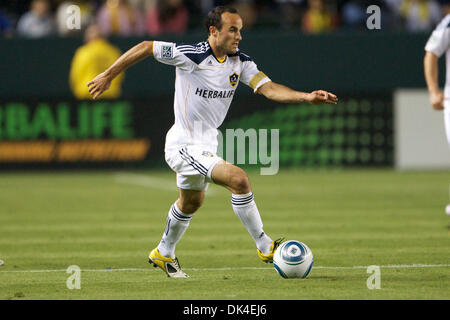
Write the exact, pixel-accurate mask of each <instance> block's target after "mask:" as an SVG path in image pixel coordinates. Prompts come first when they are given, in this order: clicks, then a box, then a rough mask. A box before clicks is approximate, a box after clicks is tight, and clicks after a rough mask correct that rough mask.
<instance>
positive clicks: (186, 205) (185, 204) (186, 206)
mask: <svg viewBox="0 0 450 320" xmlns="http://www.w3.org/2000/svg"><path fill="white" fill-rule="evenodd" d="M202 204H203V199H202V198H193V199H189V200H185V201H179V202H178V207H179V209H180V210H181V212H183V213H186V214H192V213H194V212H196V211H197V210H198V209H200V207H201V206H202Z"/></svg>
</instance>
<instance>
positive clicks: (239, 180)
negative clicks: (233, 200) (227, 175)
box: [231, 170, 250, 194]
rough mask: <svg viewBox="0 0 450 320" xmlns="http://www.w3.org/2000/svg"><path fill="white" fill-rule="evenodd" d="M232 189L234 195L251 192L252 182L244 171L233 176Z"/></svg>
mask: <svg viewBox="0 0 450 320" xmlns="http://www.w3.org/2000/svg"><path fill="white" fill-rule="evenodd" d="M231 187H232V188H233V193H237V194H242V193H249V192H250V180H249V179H248V176H247V174H246V173H245V172H244V171H243V170H240V171H239V172H237V173H235V174H233V176H232V178H231Z"/></svg>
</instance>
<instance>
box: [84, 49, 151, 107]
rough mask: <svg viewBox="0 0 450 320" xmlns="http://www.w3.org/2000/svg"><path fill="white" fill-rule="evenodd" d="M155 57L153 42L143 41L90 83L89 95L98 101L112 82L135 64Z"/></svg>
mask: <svg viewBox="0 0 450 320" xmlns="http://www.w3.org/2000/svg"><path fill="white" fill-rule="evenodd" d="M151 55H153V41H142V42H141V43H139V44H138V45H136V46H134V47H133V48H131V49H130V50H128V51H127V52H125V53H124V54H123V55H121V56H120V57H119V59H117V60H116V62H114V63H113V64H112V65H111V66H110V67H109V68H108V69H107V70H105V71H104V72H102V73H100V74H99V75H98V76H96V77H95V78H94V79H93V80H91V81H89V82H88V84H87V86H88V87H89V93H90V94H91V95H92V98H93V99H96V98H97V97H98V96H100V95H101V94H102V93H103V92H105V91H106V90H108V88H109V87H110V85H111V81H112V80H113V79H114V78H115V77H117V76H118V75H119V74H120V73H121V72H122V71H124V70H125V69H127V68H128V67H130V66H132V65H133V64H135V63H137V62H139V61H141V60H143V59H145V58H147V57H148V56H151Z"/></svg>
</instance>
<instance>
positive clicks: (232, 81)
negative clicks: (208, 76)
mask: <svg viewBox="0 0 450 320" xmlns="http://www.w3.org/2000/svg"><path fill="white" fill-rule="evenodd" d="M229 80H230V84H231V86H232V87H236V85H237V84H238V81H239V75H238V74H237V73H236V72H235V73H233V74H232V75H231V76H230V77H229Z"/></svg>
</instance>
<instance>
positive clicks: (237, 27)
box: [217, 12, 243, 54]
mask: <svg viewBox="0 0 450 320" xmlns="http://www.w3.org/2000/svg"><path fill="white" fill-rule="evenodd" d="M242 25H243V24H242V19H241V17H240V16H239V15H238V14H235V13H229V12H225V13H223V14H222V29H221V30H220V31H218V32H217V44H218V45H219V46H220V47H221V48H222V49H223V50H224V51H225V52H226V53H227V54H234V53H236V51H237V49H238V47H239V41H241V40H242V36H241V29H242Z"/></svg>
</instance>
